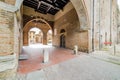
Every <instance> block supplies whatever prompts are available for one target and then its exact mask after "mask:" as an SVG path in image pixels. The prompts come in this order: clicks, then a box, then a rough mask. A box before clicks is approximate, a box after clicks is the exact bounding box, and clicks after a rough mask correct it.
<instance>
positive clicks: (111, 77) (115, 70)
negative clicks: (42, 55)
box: [18, 55, 120, 80]
mask: <svg viewBox="0 0 120 80" xmlns="http://www.w3.org/2000/svg"><path fill="white" fill-rule="evenodd" d="M22 78H24V79H20V78H19V79H18V80H120V65H116V64H113V63H110V62H106V61H102V60H100V59H97V58H93V57H91V56H89V55H80V56H78V57H76V58H74V59H71V60H68V61H65V62H62V63H60V64H56V65H53V66H50V67H47V68H44V69H42V70H39V71H34V72H31V73H29V74H26V75H24V76H23V77H22Z"/></svg>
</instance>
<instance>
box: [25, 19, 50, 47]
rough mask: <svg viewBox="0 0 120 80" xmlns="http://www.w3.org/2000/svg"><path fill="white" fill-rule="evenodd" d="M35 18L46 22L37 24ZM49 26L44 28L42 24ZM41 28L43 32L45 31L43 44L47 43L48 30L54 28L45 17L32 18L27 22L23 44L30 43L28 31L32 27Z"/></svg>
mask: <svg viewBox="0 0 120 80" xmlns="http://www.w3.org/2000/svg"><path fill="white" fill-rule="evenodd" d="M34 20H37V21H38V20H40V21H42V22H43V23H44V24H41V23H37V25H35V22H33V21H34ZM41 25H42V26H47V27H44V28H45V29H42V28H41V27H42V26H41ZM34 27H36V28H39V29H40V30H41V31H42V32H43V44H47V39H46V38H47V37H46V36H47V32H48V30H49V29H52V28H51V26H50V25H49V24H48V23H47V22H46V21H45V20H43V19H32V20H30V21H29V22H27V23H26V25H25V26H24V28H23V45H26V46H27V45H28V32H29V30H30V29H31V28H34Z"/></svg>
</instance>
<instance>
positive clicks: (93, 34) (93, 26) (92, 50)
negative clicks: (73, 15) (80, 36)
mask: <svg viewBox="0 0 120 80" xmlns="http://www.w3.org/2000/svg"><path fill="white" fill-rule="evenodd" d="M94 3H95V2H94V0H93V5H92V8H93V10H92V12H93V15H92V18H93V20H92V51H94Z"/></svg>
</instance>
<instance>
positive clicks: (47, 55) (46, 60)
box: [43, 50, 49, 63]
mask: <svg viewBox="0 0 120 80" xmlns="http://www.w3.org/2000/svg"><path fill="white" fill-rule="evenodd" d="M43 52H44V53H43V54H44V63H47V62H49V53H48V51H47V50H46V51H43Z"/></svg>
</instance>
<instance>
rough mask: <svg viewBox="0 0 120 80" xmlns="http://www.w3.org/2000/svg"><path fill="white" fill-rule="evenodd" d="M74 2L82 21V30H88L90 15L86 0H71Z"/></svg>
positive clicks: (80, 21)
mask: <svg viewBox="0 0 120 80" xmlns="http://www.w3.org/2000/svg"><path fill="white" fill-rule="evenodd" d="M70 1H71V3H72V4H73V6H74V8H75V10H76V12H77V15H78V19H79V23H80V29H81V30H88V29H89V28H90V27H89V26H90V22H89V16H88V12H87V8H86V5H85V2H84V0H70Z"/></svg>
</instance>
